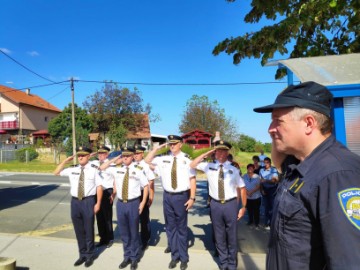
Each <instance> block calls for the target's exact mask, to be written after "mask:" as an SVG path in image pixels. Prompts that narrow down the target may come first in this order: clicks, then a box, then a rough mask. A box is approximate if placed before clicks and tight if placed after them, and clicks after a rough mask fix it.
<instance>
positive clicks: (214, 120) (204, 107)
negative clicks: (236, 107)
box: [179, 95, 237, 140]
mask: <svg viewBox="0 0 360 270" xmlns="http://www.w3.org/2000/svg"><path fill="white" fill-rule="evenodd" d="M194 129H199V130H203V131H206V132H210V133H212V134H215V132H216V131H220V133H221V136H222V138H223V139H228V140H232V139H234V138H237V131H236V124H235V122H234V121H233V120H232V119H231V118H230V117H226V115H225V110H224V109H222V108H220V106H219V103H218V102H217V101H216V100H215V101H209V98H208V97H207V96H198V95H193V96H192V97H191V98H190V99H189V100H188V101H187V102H186V109H185V111H184V113H183V116H182V120H181V123H180V126H179V130H180V132H182V133H187V132H190V131H192V130H194Z"/></svg>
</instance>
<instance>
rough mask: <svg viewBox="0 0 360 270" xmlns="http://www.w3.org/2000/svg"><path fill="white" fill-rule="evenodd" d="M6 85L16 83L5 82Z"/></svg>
mask: <svg viewBox="0 0 360 270" xmlns="http://www.w3.org/2000/svg"><path fill="white" fill-rule="evenodd" d="M5 83H6V84H13V83H14V82H10V81H9V82H5Z"/></svg>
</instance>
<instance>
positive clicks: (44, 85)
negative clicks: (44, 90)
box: [0, 80, 69, 93]
mask: <svg viewBox="0 0 360 270" xmlns="http://www.w3.org/2000/svg"><path fill="white" fill-rule="evenodd" d="M64 82H69V80H66V81H61V82H54V83H48V84H42V85H36V86H30V87H24V88H14V89H12V90H8V91H3V92H0V93H9V92H14V91H22V90H26V89H28V88H30V89H33V88H40V87H46V86H51V85H55V84H61V83H64ZM65 89H66V88H65Z"/></svg>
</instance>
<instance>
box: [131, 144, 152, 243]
mask: <svg viewBox="0 0 360 270" xmlns="http://www.w3.org/2000/svg"><path fill="white" fill-rule="evenodd" d="M145 150H146V149H145V147H142V146H141V145H135V154H134V162H135V165H136V166H137V167H138V168H139V169H142V170H144V173H145V176H146V178H147V179H148V181H149V196H148V197H147V199H146V204H145V206H144V209H143V211H142V212H141V214H140V232H141V233H140V236H141V243H142V249H143V250H145V249H146V247H147V245H148V243H149V240H150V238H151V226H150V209H149V208H150V206H151V204H152V202H153V200H154V193H155V192H154V179H155V175H154V172H153V171H152V170H151V169H150V166H149V164H147V163H146V162H145V160H144V151H145ZM143 196H144V190H143V189H142V190H141V199H142V198H143Z"/></svg>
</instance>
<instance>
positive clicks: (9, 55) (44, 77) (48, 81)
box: [0, 49, 55, 83]
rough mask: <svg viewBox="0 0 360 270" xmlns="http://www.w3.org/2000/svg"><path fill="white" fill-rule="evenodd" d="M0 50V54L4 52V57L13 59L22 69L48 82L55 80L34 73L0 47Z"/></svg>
mask: <svg viewBox="0 0 360 270" xmlns="http://www.w3.org/2000/svg"><path fill="white" fill-rule="evenodd" d="M0 52H1V53H2V54H4V55H5V56H6V57H8V58H9V59H11V60H12V61H14V62H15V63H16V64H18V65H19V66H21V67H23V68H24V69H26V70H27V71H29V72H31V73H33V74H35V75H36V76H38V77H40V78H42V79H44V80H46V81H48V82H52V83H55V81H52V80H50V79H48V78H45V77H44V76H41V75H40V74H38V73H36V72H35V71H33V70H31V69H30V68H28V67H26V66H24V65H23V64H21V63H20V62H19V61H16V60H15V59H14V58H12V57H11V56H10V55H8V54H7V53H6V52H4V51H3V50H1V49H0Z"/></svg>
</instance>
